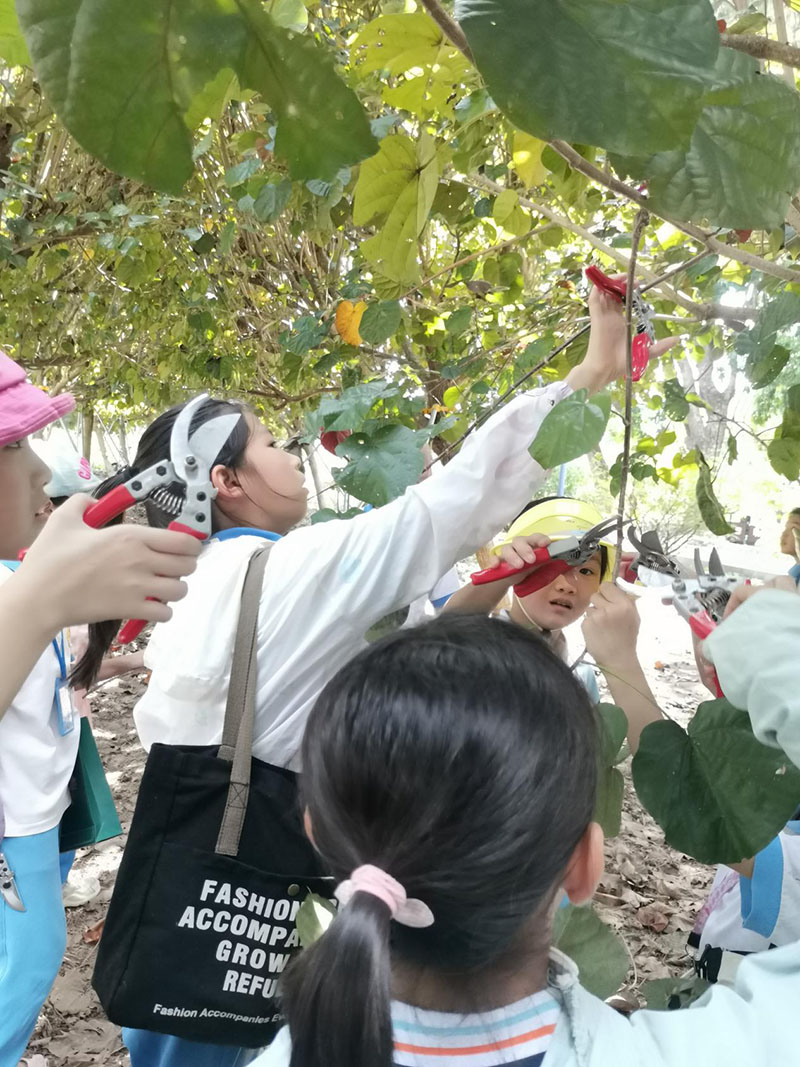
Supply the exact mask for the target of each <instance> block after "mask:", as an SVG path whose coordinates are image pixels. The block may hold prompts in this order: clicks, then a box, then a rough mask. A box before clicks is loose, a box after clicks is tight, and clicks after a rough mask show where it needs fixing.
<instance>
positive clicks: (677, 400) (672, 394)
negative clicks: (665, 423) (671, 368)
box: [664, 378, 689, 422]
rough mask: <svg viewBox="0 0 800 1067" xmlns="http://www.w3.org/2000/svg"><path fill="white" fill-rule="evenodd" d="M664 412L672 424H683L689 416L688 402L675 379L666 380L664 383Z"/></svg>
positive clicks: (681, 387)
mask: <svg viewBox="0 0 800 1067" xmlns="http://www.w3.org/2000/svg"><path fill="white" fill-rule="evenodd" d="M664 411H665V413H666V415H667V418H668V419H672V420H673V421H674V422H683V420H684V419H685V418H686V416H687V415H688V414H689V401H688V400H687V399H686V393H685V392H684V391H683V386H682V385H681V383H680V382H679V381H678V379H677V378H667V380H666V381H665V382H664Z"/></svg>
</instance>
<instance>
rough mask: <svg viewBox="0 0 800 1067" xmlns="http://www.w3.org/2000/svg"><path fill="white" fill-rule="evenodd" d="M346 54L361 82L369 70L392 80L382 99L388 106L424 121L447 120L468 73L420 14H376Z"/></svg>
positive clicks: (456, 52)
mask: <svg viewBox="0 0 800 1067" xmlns="http://www.w3.org/2000/svg"><path fill="white" fill-rule="evenodd" d="M351 55H352V56H353V60H354V65H355V69H356V71H357V73H359V74H360V75H361V76H362V77H363V76H365V75H366V74H368V73H371V72H373V71H381V72H385V73H386V74H389V75H392V77H393V82H394V84H393V86H392V87H391V88H385V89H384V91H383V99H384V100H385V101H386V103H387V104H388V105H389V106H390V107H394V108H398V109H401V110H404V111H410V112H411V113H412V114H414V115H419V116H420V117H422V118H424V117H426V116H427V115H430V114H431V113H433V112H437V113H438V114H440V115H446V116H448V117H449V116H451V115H452V114H453V111H454V107H455V103H456V101H457V100H458V98H459V96H460V95H461V93H459V92H457V90H458V88H459V86H460V85H461V84H462V83H463V82H464V81H466V80H467V79H469V78H470V76H471V75H472V74H473V68H472V66H471V65H470V63H469V62H468V61H467V60H466V59H465V57H464V55H463V54H462V53H461V52H460V51H459V50H458V49H457V48H456V47H455V46H454V45H453V44H451V43H450V41H449V40H448V39H447V38H446V37H445V35H444V33H443V32H442V30H441V29H440V28H439V26H438V25H437V24H436V23H435V22H434V21H433V19H432V18H431V17H430V16H429V15H427V14H426V13H425V12H424V11H417V12H413V13H408V14H398V15H379V16H378V18H376V19H373V20H372V22H369V23H368V24H367V25H366V26H365V27H364V29H363V30H362V31H361V33H359V35H358V36H357V37H356V39H355V41H354V42H353V45H352V50H351Z"/></svg>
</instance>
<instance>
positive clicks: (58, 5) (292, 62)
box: [17, 0, 375, 194]
mask: <svg viewBox="0 0 800 1067" xmlns="http://www.w3.org/2000/svg"><path fill="white" fill-rule="evenodd" d="M17 10H18V12H19V17H20V24H21V25H22V28H23V31H24V33H25V37H26V40H27V42H28V46H29V48H30V49H31V56H32V59H33V64H34V68H35V70H36V73H37V75H38V77H39V79H40V81H41V83H42V86H43V87H44V90H45V92H46V93H47V95H48V97H49V98H50V102H51V103H52V105H53V107H54V108H55V110H56V112H57V113H58V115H59V117H60V118H61V119H62V121H63V122H64V124H65V125H66V126H67V128H68V129H69V130H70V132H71V133H72V134H73V135H74V136H75V138H76V139H77V140H78V141H79V142H80V143H81V144H82V145H83V147H84V148H86V150H87V151H89V152H91V153H92V154H93V155H96V156H97V157H98V158H99V159H100V160H101V161H102V162H103V163H105V164H106V165H107V166H109V167H111V168H112V169H113V170H116V171H118V172H119V173H121V174H125V175H127V176H129V177H132V178H136V179H139V180H141V181H145V182H148V183H149V184H151V185H154V186H156V188H159V189H163V190H165V191H167V192H170V193H176V194H177V193H178V192H179V191H180V189H181V187H182V185H183V183H184V182H185V181H186V179H187V178H188V177H189V176H190V174H191V173H192V168H193V162H192V144H191V136H190V133H189V129H188V127H187V123H186V120H185V117H184V116H185V115H186V114H187V112H188V113H189V114H190V115H192V116H193V117H194V118H196V116H194V115H193V113H192V110H191V109H192V103H193V101H194V100H195V99H196V97H197V96H198V94H199V93H201V92H203V91H204V90H205V88H206V87H207V86H208V85H209V83H211V82H213V81H214V79H215V78H216V76H217V74H218V72H219V71H220V70H221V69H223V68H225V69H227V70H230V71H232V72H233V73H234V74H235V75H236V76H237V78H238V81H239V85H240V86H241V87H242V88H247V89H254V90H256V91H257V92H259V93H260V94H261V95H262V96H263V97H264V99H265V100H266V101H267V102H268V103H269V105H270V107H271V108H272V109H273V111H274V113H275V116H276V118H277V126H278V131H277V135H276V139H275V151H276V154H277V155H279V156H281V157H282V158H284V159H286V160H287V161H288V163H289V170H290V174H291V176H292V177H293V178H303V179H305V178H325V177H332V176H333V175H334V174H335V173H336V171H337V170H338V169H339V167H341V166H343V165H345V164H349V163H355V162H358V161H359V160H361V159H363V158H364V157H365V156H367V155H369V154H370V153H371V152H372V151H374V148H375V141H374V138H373V137H372V134H371V132H370V129H369V123H368V121H367V117H366V115H365V113H364V111H363V108H362V107H361V104H360V103H359V102H358V99H357V98H356V96H355V94H354V93H353V92H352V91H351V90H350V89H348V88H347V86H345V84H344V83H343V82H342V80H341V79H340V78H339V76H338V75H337V74H336V72H335V70H334V67H333V62H332V59H331V57H330V56H329V55H328V53H327V52H326V51H325V50H324V49H322V48H321V47H320V46H319V45H317V44H316V43H315V42H314V41H313V40H312V39H311V38H310V37H303V36H295V35H293V34H291V33H289V32H288V31H287V30H285V29H283V28H281V27H280V26H278V25H276V23H275V22H273V21H272V19H271V18H270V17H269V15H268V14H267V13H266V12H265V11H264V9H263V7H262V6H261V4H260V3H258V0H193V2H192V3H191V4H188V3H183V4H174V3H173V2H172V0H137V2H136V3H129V2H128V0H91V2H86V0H19V2H18V4H17Z"/></svg>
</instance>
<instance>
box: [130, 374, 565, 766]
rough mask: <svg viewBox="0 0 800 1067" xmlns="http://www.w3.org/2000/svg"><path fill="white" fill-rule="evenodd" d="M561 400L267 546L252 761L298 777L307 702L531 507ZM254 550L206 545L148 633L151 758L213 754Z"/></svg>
mask: <svg viewBox="0 0 800 1067" xmlns="http://www.w3.org/2000/svg"><path fill="white" fill-rule="evenodd" d="M570 392H571V390H570V387H569V386H568V385H567V384H566V383H565V382H557V383H555V384H553V385H550V386H548V387H547V388H545V389H539V390H536V391H534V392H531V393H528V394H524V395H521V396H519V397H517V398H516V399H514V400H512V401H511V402H510V403H509V404H507V405H505V406H504V407H503V408H502V409H501V410H500V411H499V412H497V413H496V414H495V415H493V416H492V418H490V419H489V420H488V421H487V422H486V424H485V425H484V426H483V427H481V429H479V430H478V431H477V432H476V433H474V434H473V435H472V436H471V437H470V438H468V439H467V441H466V442H465V444H464V447H463V448H462V449H461V452H460V453H459V454H458V455H457V456H456V457H455V458H454V459H453V460H451V462H450V463H448V464H447V465H446V466H445V467H444V469H443V470H442V471H441V472H439V473H438V474H437V476H436V477H434V478H429V479H427V480H426V481H424V482H422V483H420V484H418V485H415V486H412V487H411V488H410V489H408V490H407V491H406V493H405V494H404V495H403V496H402V497H400V498H399V499H398V500H394V501H392V502H391V503H390V504H387V505H386V506H385V507H382V508H377V509H375V510H373V511H370V512H367V513H366V514H364V515H359V516H357V517H356V518H353V519H349V520H347V521H334V522H326V523H322V524H321V525H318V526H307V527H303V528H302V529H299V530H295V531H293V532H292V533H290V534H289V535H288V536H286V537H284V538H282V539H281V540H279V541H278V542H277V543H276V544H275V545H274V547H273V548H272V550H271V553H270V558H269V561H268V563H267V569H266V573H265V576H264V596H263V599H262V601H261V613H260V617H259V636H258V689H257V693H256V727H255V737H254V745H253V754H254V755H255V756H257V757H258V758H259V759H262V760H266V761H268V762H270V763H274V764H278V765H280V766H296V761H295V756H296V754H297V750H298V748H299V745H300V741H301V738H302V736H303V730H304V728H305V723H306V720H307V718H308V714H309V712H310V710H311V707H312V705H313V703H314V701H315V700H316V698H317V696H318V695H319V693H320V691H321V689H322V687H323V686H324V685H325V683H326V682H327V681H328V679H329V678H330V677H331V676H332V675H333V674H334V673H335V672H336V670H338V668H339V667H341V666H342V665H343V664H344V663H346V662H347V660H348V659H350V658H351V657H352V656H353V655H354V654H355V653H356V652H357V651H358V650H359V648H360V647H361V646H362V640H363V635H364V634H365V632H366V631H367V630H368V629H369V627H370V626H371V625H372V624H373V623H375V622H377V621H378V620H379V619H381V618H383V616H384V615H386V614H387V613H388V612H390V611H394V610H396V609H397V608H400V607H403V606H405V605H406V604H410V603H411V601H412V600H414V599H415V598H416V597H418V596H421V595H422V594H423V593H427V592H428V591H429V590H430V589H432V588H433V586H434V584H435V583H436V582H437V581H438V579H439V578H440V577H441V576H442V575H443V574H444V573H445V572H446V571H447V570H448V568H449V567H451V566H452V565H453V564H454V563H455V562H456V561H457V560H459V559H462V558H463V557H464V556H468V555H469V554H470V553H472V552H474V551H475V550H476V549H477V548H479V547H480V546H481V545H483V544H485V543H486V542H487V541H488V540H489V539H490V538H492V537H493V536H494V535H495V534H496V533H497V531H498V530H499V529H501V527H503V526H504V525H505V524H506V523H507V522H509V521H510V520H511V519H512V518H513V517H514V516H515V515H516V514H517V512H518V511H519V510H520V509H521V508H522V507H523V505H524V504H526V503H527V501H528V500H529V499H530V497H531V494H532V493H533V491H534V490H535V489H536V487H537V486H538V485H539V484H541V481H542V479H543V477H544V472H543V471H542V469H541V467H540V466H539V465H538V464H537V463H535V462H534V461H533V460H532V459H531V457H530V455H529V453H528V448H529V446H530V444H531V442H532V441H533V439H534V437H535V436H536V433H537V431H538V429H539V426H540V425H541V422H542V419H543V418H544V416H545V415H546V414H547V412H549V411H550V409H551V408H552V407H553V406H554V405H555V404H556V403H557V402H558V401H559V400H561V399H563V398H564V397H565V396H567V395H568V394H569V393H570ZM261 544H263V541H262V540H261V539H260V538H258V537H255V536H244V537H238V538H236V539H235V540H225V541H215V540H212V541H211V542H210V543H209V545H208V546H207V547H206V548H205V549H204V551H203V554H202V556H201V557H200V561H199V563H198V567H197V570H196V572H195V573H194V574H193V575H192V576H191V577H190V578H189V579H188V586H189V593H188V595H187V596H186V598H185V599H184V600H182V601H180V602H179V603H177V604H175V605H174V606H173V616H172V619H171V620H170V621H169V622H167V623H162V624H160V625H159V626H156V628H155V630H154V633H153V637H152V639H151V641H150V645H149V647H148V649H147V652H146V653H145V663H146V665H147V666H148V667H149V668H150V669H151V670H152V672H153V674H152V678H151V680H150V685H149V687H148V689H147V692H146V693H145V695H144V696H143V697H142V699H141V700H140V701H139V703H138V705H137V707H136V711H135V719H136V726H137V728H138V731H139V737H140V739H141V742H142V744H143V745H144V747H145V748H146V749H149V747H150V745H151V744H153V742H155V741H161V742H164V743H167V744H189V745H213V744H217V743H219V741H220V739H221V736H222V721H223V716H224V710H225V698H226V694H227V690H228V681H229V678H230V664H231V656H232V652H233V639H234V634H235V631H236V622H237V618H238V612H239V598H240V595H241V589H242V583H243V581H244V574H245V570H246V566H247V562H248V560H249V558H250V556H251V555H252V553H253V552H254V551H255V549H256V548H257V547H258V546H259V545H261Z"/></svg>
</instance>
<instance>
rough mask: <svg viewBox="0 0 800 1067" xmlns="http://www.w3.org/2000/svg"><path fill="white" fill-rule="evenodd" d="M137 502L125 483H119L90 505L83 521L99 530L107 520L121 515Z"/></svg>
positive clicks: (109, 520)
mask: <svg viewBox="0 0 800 1067" xmlns="http://www.w3.org/2000/svg"><path fill="white" fill-rule="evenodd" d="M135 503H136V497H134V496H132V495H131V494H130V493H129V492H128V490H127V489H126V488H125V486H124V485H118V486H117V487H116V489H112V490H111V492H110V493H106V495H105V496H104V497H102V498H101V499H100V500H98V501H97V503H95V504H90V505H89V507H88V508H87V509H86V511H84V513H83V521H84V522H85V523H86V525H87V526H91V527H92V528H93V529H95V530H97V529H99V528H100V527H101V526H105V524H106V523H107V522H111V520H112V519H116V517H117V515H121V514H122V513H123V511H125V510H126V508H129V507H131V505H132V504H135Z"/></svg>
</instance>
